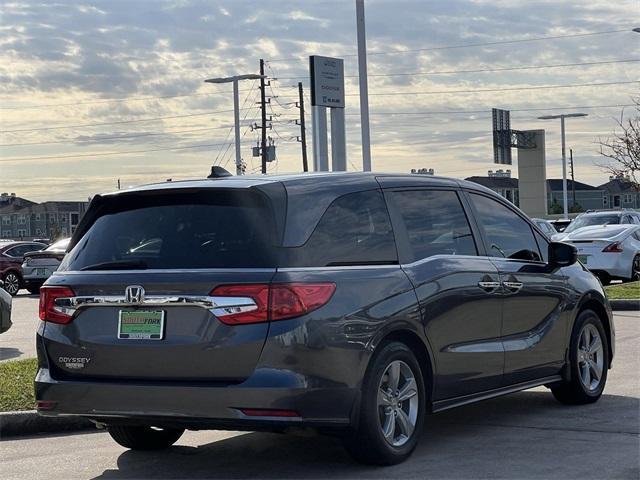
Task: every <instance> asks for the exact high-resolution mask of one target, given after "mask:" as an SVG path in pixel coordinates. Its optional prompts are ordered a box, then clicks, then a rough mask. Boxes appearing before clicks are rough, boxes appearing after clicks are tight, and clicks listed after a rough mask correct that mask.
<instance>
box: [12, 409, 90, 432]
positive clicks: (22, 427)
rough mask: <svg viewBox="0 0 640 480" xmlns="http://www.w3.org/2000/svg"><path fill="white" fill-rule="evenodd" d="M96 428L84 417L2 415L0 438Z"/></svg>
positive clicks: (33, 411)
mask: <svg viewBox="0 0 640 480" xmlns="http://www.w3.org/2000/svg"><path fill="white" fill-rule="evenodd" d="M95 428H96V426H95V424H93V423H92V422H91V421H89V420H87V419H86V418H82V417H64V416H60V417H43V416H41V415H38V413H37V412H36V411H35V410H28V411H25V412H1V413H0V438H4V437H14V436H22V435H33V434H35V433H54V432H69V431H74V430H87V429H95Z"/></svg>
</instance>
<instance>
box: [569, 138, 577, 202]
mask: <svg viewBox="0 0 640 480" xmlns="http://www.w3.org/2000/svg"><path fill="white" fill-rule="evenodd" d="M569 159H570V160H569V161H570V165H571V194H572V195H573V210H574V211H575V209H576V180H575V178H574V176H573V149H572V148H570V149H569Z"/></svg>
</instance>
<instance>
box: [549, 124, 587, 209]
mask: <svg viewBox="0 0 640 480" xmlns="http://www.w3.org/2000/svg"><path fill="white" fill-rule="evenodd" d="M586 116H588V114H587V113H561V114H559V115H543V116H542V117H538V120H555V119H557V118H559V119H560V136H561V137H562V202H563V211H564V219H565V220H566V219H568V218H569V199H568V195H567V153H566V149H565V142H564V119H565V118H574V117H586Z"/></svg>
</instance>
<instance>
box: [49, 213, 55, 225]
mask: <svg viewBox="0 0 640 480" xmlns="http://www.w3.org/2000/svg"><path fill="white" fill-rule="evenodd" d="M49 222H51V223H55V222H56V214H55V213H50V214H49Z"/></svg>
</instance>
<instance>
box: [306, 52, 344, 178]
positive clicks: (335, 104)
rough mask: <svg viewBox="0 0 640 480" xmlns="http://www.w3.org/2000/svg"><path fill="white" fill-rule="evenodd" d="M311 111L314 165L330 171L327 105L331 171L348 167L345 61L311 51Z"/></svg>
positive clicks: (317, 169)
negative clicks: (328, 128)
mask: <svg viewBox="0 0 640 480" xmlns="http://www.w3.org/2000/svg"><path fill="white" fill-rule="evenodd" d="M309 70H310V75H311V106H312V108H311V111H312V117H313V118H312V120H313V168H314V170H315V171H316V172H318V171H320V172H327V171H329V153H328V144H327V143H328V142H327V108H330V109H331V165H332V170H333V171H346V169H347V142H346V134H345V120H344V61H343V60H342V59H340V58H330V57H322V56H319V55H312V56H310V57H309Z"/></svg>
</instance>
